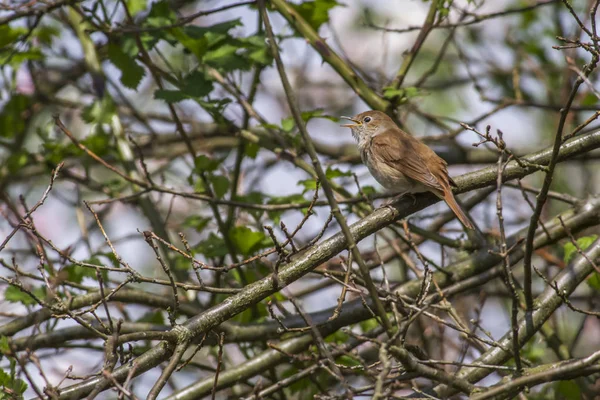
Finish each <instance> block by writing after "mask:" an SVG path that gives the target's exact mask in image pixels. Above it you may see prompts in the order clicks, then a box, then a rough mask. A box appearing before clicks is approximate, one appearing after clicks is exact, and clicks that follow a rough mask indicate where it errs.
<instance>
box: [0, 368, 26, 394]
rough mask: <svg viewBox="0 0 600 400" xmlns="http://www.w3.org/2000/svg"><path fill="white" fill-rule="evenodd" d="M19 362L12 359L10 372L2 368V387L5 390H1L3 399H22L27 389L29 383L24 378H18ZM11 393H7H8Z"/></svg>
mask: <svg viewBox="0 0 600 400" xmlns="http://www.w3.org/2000/svg"><path fill="white" fill-rule="evenodd" d="M16 364H17V362H16V361H15V360H14V359H12V358H11V359H10V374H9V373H8V372H6V371H2V370H0V387H2V388H4V390H0V399H1V400H5V399H6V400H9V399H10V400H13V399H15V400H16V399H22V398H23V393H25V391H26V390H27V383H25V381H23V380H22V379H19V378H17V376H16V372H15V369H16V368H15V367H16ZM7 392H8V393H11V392H12V393H11V395H10V396H9V395H7V394H6V393H7Z"/></svg>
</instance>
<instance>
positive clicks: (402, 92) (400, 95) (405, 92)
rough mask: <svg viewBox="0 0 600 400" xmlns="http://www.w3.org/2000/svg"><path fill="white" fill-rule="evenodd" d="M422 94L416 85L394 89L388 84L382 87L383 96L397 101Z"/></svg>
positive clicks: (404, 100) (402, 101)
mask: <svg viewBox="0 0 600 400" xmlns="http://www.w3.org/2000/svg"><path fill="white" fill-rule="evenodd" d="M424 94H425V93H424V92H422V91H421V90H419V89H418V88H416V87H407V88H401V89H396V88H394V87H393V86H388V87H385V88H383V97H385V98H387V99H390V100H392V99H398V100H397V101H398V102H399V103H404V102H406V101H407V100H408V99H410V98H412V97H417V96H423V95H424Z"/></svg>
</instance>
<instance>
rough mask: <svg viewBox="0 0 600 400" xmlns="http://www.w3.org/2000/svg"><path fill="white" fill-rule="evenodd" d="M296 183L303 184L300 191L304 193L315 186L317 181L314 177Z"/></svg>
mask: <svg viewBox="0 0 600 400" xmlns="http://www.w3.org/2000/svg"><path fill="white" fill-rule="evenodd" d="M298 185H301V186H304V191H303V192H302V193H306V192H308V191H310V190H315V189H316V188H317V181H316V180H314V179H305V180H303V181H298Z"/></svg>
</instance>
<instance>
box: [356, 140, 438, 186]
mask: <svg viewBox="0 0 600 400" xmlns="http://www.w3.org/2000/svg"><path fill="white" fill-rule="evenodd" d="M361 158H362V161H363V163H364V164H365V165H366V166H367V168H369V172H370V173H371V175H373V177H374V178H375V180H376V181H377V182H379V184H380V185H381V186H383V187H384V188H386V189H387V190H390V191H392V192H394V193H421V192H426V191H428V190H429V189H427V187H425V186H424V185H422V184H421V183H419V182H417V181H415V180H414V179H411V178H409V177H407V176H406V175H405V174H403V173H402V172H400V171H399V170H398V169H396V168H394V167H393V166H390V165H389V164H387V163H386V162H384V161H381V160H379V159H378V158H377V157H376V156H373V155H372V153H371V151H370V147H365V148H364V149H362V151H361Z"/></svg>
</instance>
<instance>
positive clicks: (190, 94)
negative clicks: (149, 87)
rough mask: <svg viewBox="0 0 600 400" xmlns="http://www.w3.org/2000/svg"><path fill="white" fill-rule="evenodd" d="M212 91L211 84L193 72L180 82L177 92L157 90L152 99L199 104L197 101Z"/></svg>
mask: <svg viewBox="0 0 600 400" xmlns="http://www.w3.org/2000/svg"><path fill="white" fill-rule="evenodd" d="M212 90H213V83H212V82H211V81H210V80H208V79H206V76H205V75H204V73H203V72H201V71H194V72H192V73H191V74H189V75H188V76H186V77H185V78H184V79H183V80H182V82H181V84H180V89H179V90H166V89H159V90H157V91H155V92H154V98H155V99H158V100H164V101H166V102H167V103H177V102H180V101H182V100H187V99H193V100H196V101H198V103H200V104H201V102H200V101H199V99H200V98H201V97H204V96H206V95H208V94H209V93H210V92H211V91H212ZM201 105H202V104H201Z"/></svg>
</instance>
